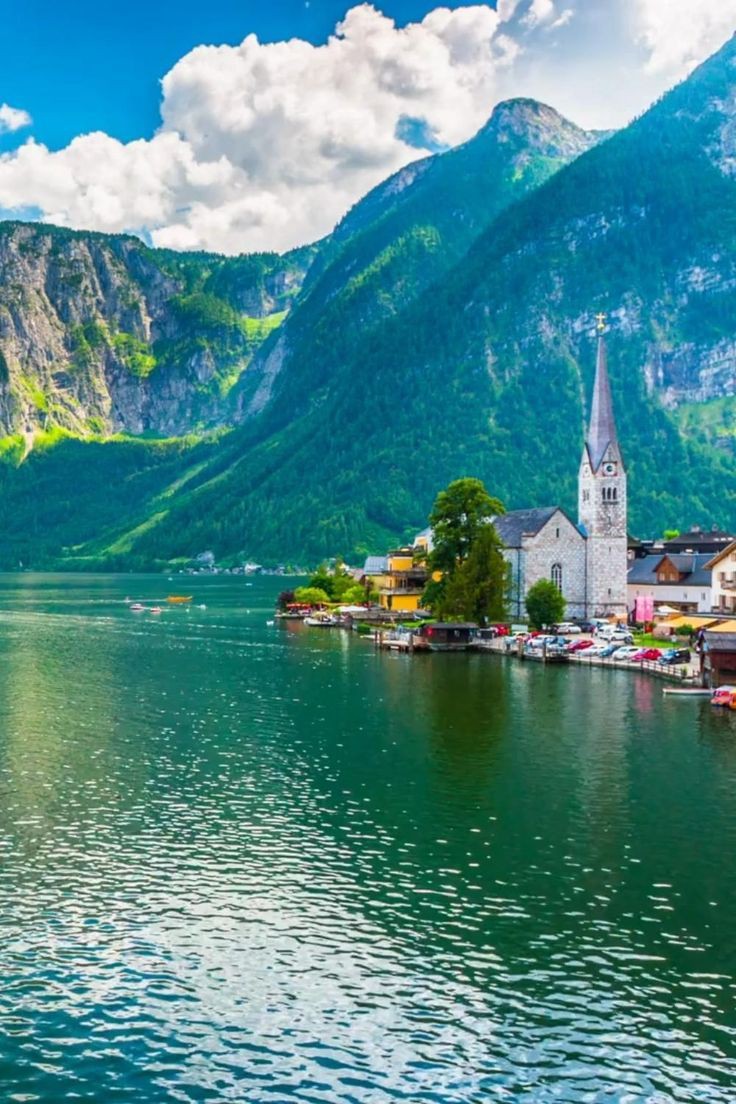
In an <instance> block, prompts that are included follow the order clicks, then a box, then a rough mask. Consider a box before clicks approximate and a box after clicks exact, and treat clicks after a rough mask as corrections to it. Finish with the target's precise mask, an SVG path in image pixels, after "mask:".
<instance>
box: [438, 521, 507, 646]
mask: <svg viewBox="0 0 736 1104" xmlns="http://www.w3.org/2000/svg"><path fill="white" fill-rule="evenodd" d="M502 548H503V545H502V543H501V539H500V537H499V535H498V533H497V532H496V529H495V527H494V526H493V525H483V526H482V527H481V528H480V530H479V532H478V535H477V536H476V538H475V540H474V541H473V545H472V548H471V549H470V552H469V554H468V557H467V559H466V560H465V562H464V563H462V564H460V566H459V567H458V568H457V569H456V570H455V572H454V573H453V574H452V576H450V577H449V578H448V582H447V585H446V587H445V588H444V592H443V593H442V594H441V595H440V602H439V613H440V616H441V617H445V618H453V617H462V618H463V619H464V620H466V621H475V622H478V623H479V624H483V623H487V622H488V621H503V620H504V619H505V617H506V598H507V594H508V584H509V572H508V564H507V563H506V560H505V559H504V557H503V551H502Z"/></svg>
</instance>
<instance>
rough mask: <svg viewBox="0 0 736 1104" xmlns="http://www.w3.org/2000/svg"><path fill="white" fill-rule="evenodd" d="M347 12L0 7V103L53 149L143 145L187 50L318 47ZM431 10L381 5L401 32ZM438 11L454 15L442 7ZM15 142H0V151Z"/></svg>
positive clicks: (49, 3)
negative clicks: (290, 41) (77, 142)
mask: <svg viewBox="0 0 736 1104" xmlns="http://www.w3.org/2000/svg"><path fill="white" fill-rule="evenodd" d="M350 6H351V4H350V3H349V2H346V0H339V2H338V0H310V2H309V3H305V2H304V0H276V2H273V0H261V2H254V0H205V2H203V0H124V2H123V3H105V2H100V0H66V2H65V3H62V2H59V0H24V2H23V3H19V2H18V0H0V27H2V31H3V39H4V41H5V43H6V48H5V49H4V50H3V59H2V71H1V74H0V102H6V103H9V104H14V105H18V106H21V107H23V108H24V109H25V110H26V111H28V112H29V113H30V114H31V115H32V116H33V119H34V123H35V126H34V134H35V136H36V138H37V139H38V140H39V141H41V142H44V144H46V145H48V146H49V147H50V148H52V149H59V148H60V147H61V146H64V145H66V144H67V142H69V141H70V140H71V139H72V138H73V137H74V136H75V135H76V134H80V133H84V132H85V131H89V130H104V131H106V132H107V133H108V134H111V135H113V136H114V137H116V138H119V139H121V140H122V141H130V140H131V139H133V138H137V137H148V136H150V134H152V133H153V131H154V130H155V128H156V127H157V126H158V124H159V121H160V119H159V107H160V101H161V95H160V89H159V81H160V79H161V77H163V75H164V74H165V73H166V72H167V71H168V70H169V69H170V68H171V67H172V66H173V65H174V63H175V62H176V61H178V59H179V58H181V57H183V56H184V54H186V53H187V52H188V51H189V50H191V49H192V48H193V47H195V46H198V45H200V44H202V43H216V44H220V43H228V44H230V45H236V44H237V43H239V42H241V41H242V40H243V39H244V38H245V36H246V35H247V34H250V33H255V34H256V35H257V36H258V38H259V39H260V40H261V41H263V42H274V41H278V40H279V39H283V38H290V37H298V38H304V39H307V40H308V41H310V42H314V43H319V42H324V41H325V39H326V38H327V36H328V35H329V34H330V33H331V32H332V31H333V29H334V27H335V25H336V23H337V22H338V21H339V20H340V19H342V17H343V16H344V15H345V12H346V11H347V10H348V8H349V7H350ZM435 6H436V5H435V4H433V3H431V2H429V3H428V2H427V0H387V2H385V3H381V4H380V7H381V10H382V11H383V12H385V14H387V15H390V16H392V17H393V18H394V19H395V20H396V21H397V22H398V23H400V24H405V23H407V22H410V21H415V20H418V19H421V18H422V17H423V16H424V15H425V14H426V13H427V11H429V10H431V8H433V7H435ZM443 6H445V7H449V8H457V7H459V6H460V5H459V4H457V3H453V2H451V0H443ZM10 43H12V49H7V44H10ZM22 138H23V135H22V134H21V135H4V136H1V137H0V149H9V148H10V147H11V146H14V145H17V144H18V142H19V141H21V140H22Z"/></svg>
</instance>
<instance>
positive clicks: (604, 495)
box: [578, 319, 628, 618]
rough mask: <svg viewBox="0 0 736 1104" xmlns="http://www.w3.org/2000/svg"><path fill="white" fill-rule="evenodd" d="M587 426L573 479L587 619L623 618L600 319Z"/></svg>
mask: <svg viewBox="0 0 736 1104" xmlns="http://www.w3.org/2000/svg"><path fill="white" fill-rule="evenodd" d="M598 328H599V336H598V361H597V364H596V371H595V386H594V388H593V405H592V408H591V412H590V426H589V428H588V434H587V437H586V439H585V446H584V448H583V458H582V460H581V462H580V474H579V477H578V518H579V523H580V525H581V527H582V528H583V530H584V532H585V535H586V537H587V541H586V586H585V591H586V616H587V617H607V616H611V615H612V614H615V615H616V616H617V617H620V618H625V617H626V614H627V602H626V598H627V595H626V572H627V568H628V561H627V527H626V469H625V468H624V462H623V457H622V455H621V449H620V448H619V443H618V437H617V434H616V423H615V421H614V417H613V402H612V400H611V385H610V382H609V379H608V365H607V360H606V341H605V338H604V336H603V333H602V332H601V331H602V320H601V319H599V327H598Z"/></svg>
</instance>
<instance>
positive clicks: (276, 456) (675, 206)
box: [0, 40, 736, 566]
mask: <svg viewBox="0 0 736 1104" xmlns="http://www.w3.org/2000/svg"><path fill="white" fill-rule="evenodd" d="M557 120H559V116H556V115H554V113H552V112H551V111H550V110H549V109H546V108H543V107H541V106H540V105H534V104H532V103H530V102H529V101H516V102H512V103H511V104H509V105H503V106H502V108H500V109H498V110H497V112H496V113H494V117H493V119H492V120H491V121H490V123H489V125H488V126H487V127H486V128H484V130H483V131H481V132H480V134H479V135H478V136H477V137H476V139H474V140H473V141H472V142H471V143H468V144H467V145H466V146H465V147H461V148H460V149H459V150H456V151H452V152H451V153H448V154H443V155H439V156H438V157H435V158H429V159H426V161H422V162H418V163H416V164H415V165H413V166H410V167H409V169H407V170H404V172H403V173H400V174H398V175H397V176H396V177H394V178H392V180H391V181H389V182H387V183H386V184H385V185H383V186H382V187H380V188H378V189H376V190H374V192H372V193H371V194H370V195H369V196H367V197H366V199H365V200H364V201H363V202H362V204H359V205H358V206H357V207H356V208H355V209H354V210H353V211H352V212H351V213H350V214H349V215H348V216H347V217H346V219H345V220H343V223H342V224H341V225H340V226H339V227H338V228H337V229H336V231H335V233H334V234H333V235H332V236H331V237H330V238H329V239H328V240H327V241H326V242H323V243H320V244H319V246H318V247H317V248H316V249H315V250H314V251H313V253H312V255H311V258H310V260H311V264H310V267H309V269H308V271H306V272H305V271H304V270H303V269H301V270H300V273H299V276H298V278H295V279H294V282H293V285H292V286H294V287H297V286H298V287H300V290H299V291H298V292H297V293H296V294H294V295H293V296H292V300H291V309H290V312H289V314H288V315H287V317H286V318H285V319H284V320H283V321H282V322H281V324H280V325H279V328H278V329H277V330H275V332H273V333H272V334H270V336H267V337H265V339H264V340H263V341H262V344H260V345H259V346H258V347H257V348H256V349H255V350H253V352H252V355H251V359H250V360H249V361H248V364H247V369H246V370H244V371H242V370H241V371H240V373H239V375H238V378H237V380H236V381H235V382H234V383H233V385H232V388H231V389H230V391H229V392H228V402H229V404H230V405H229V410H228V411H227V416H228V418H232V419H235V420H240V422H241V424H240V425H238V426H237V427H236V428H234V429H232V430H230V432H228V433H226V434H224V435H223V436H221V437H220V438H218V439H212V438H208V437H206V438H205V439H200V438H197V439H192V440H189V441H184V442H182V441H178V442H156V443H155V451H156V455H154V450H153V447H152V446H150V443H149V442H141V441H135V442H133V441H121V442H118V443H114V442H112V443H110V442H104V443H103V442H102V441H100V440H96V439H95V440H87V441H79V440H75V441H70V440H64V441H61V442H60V443H55V442H54V441H53V440H43V439H42V440H41V441H40V442H39V441H37V442H36V443H37V445H38V444H41V446H42V447H41V448H38V447H36V448H34V450H33V451H32V452H31V454H30V455H29V457H28V458H27V459H26V460H25V461H24V463H22V464H21V465H20V467H18V468H14V467H13V466H12V465H10V464H6V465H3V466H0V532H3V533H4V536H5V541H4V548H3V555H4V557H5V561H6V562H7V563H9V562H14V560H17V559H18V558H21V559H23V561H24V562H33V563H38V562H53V561H54V559H55V558H57V559H58V556H59V551H60V549H61V546H65V548H66V551H65V552H64V556H65V562H67V563H70V564H77V565H84V564H90V563H97V562H106V563H109V562H111V561H112V562H115V563H121V564H122V563H125V564H132V565H136V566H140V565H142V564H145V563H153V562H155V561H157V560H164V561H166V560H170V559H174V558H176V557H189V556H191V555H192V554H194V553H196V552H198V551H201V550H202V549H204V548H212V549H213V550H214V551H215V553H216V554H217V555H218V556H221V557H227V556H235V555H236V554H238V553H245V554H247V555H249V556H254V557H257V558H259V559H264V560H284V559H295V560H299V561H302V562H303V561H304V560H305V559H308V560H315V559H317V558H319V557H320V556H322V555H325V554H329V553H336V552H341V553H343V554H345V555H348V556H350V555H359V554H360V553H361V552H362V551H363V550H365V549H367V548H373V549H380V548H382V547H385V545H386V543H387V542H389V541H393V540H396V539H397V538H400V537H402V536H404V535H406V534H408V533H410V532H411V531H412V529H413V528H415V527H418V526H420V525H422V524H423V523H424V519H425V518H426V514H427V511H428V509H429V507H430V505H431V502H432V500H433V498H434V495H435V493H436V491H437V489H438V488H439V487H441V486H443V485H444V484H445V483H446V482H447V481H448V480H449V479H451V478H454V477H456V476H460V475H466V474H472V475H478V476H480V477H481V478H483V479H484V480H485V482H486V483H487V485H488V487H489V489H490V490H491V491H492V492H493V493H494V494H496V495H498V496H499V497H501V498H502V499H503V500H504V501H505V502H506V504H507V505H508V506H509V507H518V506H524V505H530V504H535V505H539V504H545V503H547V502H559V503H560V504H561V505H563V506H565V507H566V508H567V509H568V510H569V511H570V513H571V514H573V515H574V512H575V494H574V490H575V481H576V474H577V464H578V460H579V455H580V450H581V448H582V439H583V424H584V417H585V413H586V409H587V404H588V399H589V395H590V388H591V383H592V374H593V367H594V349H593V342H592V340H591V332H592V329H593V319H594V315H595V313H596V312H597V311H599V310H604V311H606V312H607V313H608V315H609V320H610V331H611V332H610V336H609V363H610V371H611V377H612V385H613V391H614V401H615V403H616V407H617V415H618V420H619V431H620V437H621V441H622V446H623V450H624V454H625V458H626V461H627V465H628V469H629V490H630V506H631V527H632V530H633V531H638V532H640V533H642V534H644V535H646V534H652V533H656V532H657V531H659V530H661V529H662V528H663V527H665V526H670V525H682V524H686V523H692V522H697V523H700V524H708V525H709V524H712V523H718V524H719V525H721V526H722V527H724V528H733V527H734V526H735V525H736V494H734V491H735V490H736V487H735V486H734V482H735V481H734V454H733V441H734V435H733V432H732V427H733V424H734V420H735V413H736V400H734V391H735V390H736V341H735V340H734V337H733V322H732V320H733V318H734V307H736V260H735V259H734V258H736V253H735V252H734V246H735V245H736V240H735V239H736V203H735V202H734V200H735V199H736V42H735V41H734V40H732V41H731V42H729V43H727V44H726V46H725V47H724V48H723V49H722V50H721V51H720V52H719V53H718V54H716V55H715V56H714V57H713V58H712V59H710V60H709V61H708V62H706V63H705V64H704V65H703V66H701V67H700V69H698V70H697V71H696V72H695V73H693V74H692V76H691V77H690V78H688V80H687V81H685V82H684V83H683V84H682V85H680V86H678V87H677V88H676V89H674V90H673V91H672V92H671V93H669V94H668V95H667V96H665V97H664V98H663V99H662V100H661V101H660V102H659V103H657V104H656V105H655V106H654V107H653V108H651V109H650V111H648V112H647V113H646V114H645V115H643V116H642V117H641V118H639V119H638V120H636V121H635V122H634V123H633V124H632V125H631V126H629V127H628V128H626V129H625V130H624V131H621V132H619V133H617V134H614V135H612V136H604V137H601V136H598V135H585V134H583V133H582V132H580V131H577V129H576V128H572V127H571V126H570V125H569V124H566V123H564V121H562V120H560V121H559V122H558V121H557ZM504 154H506V155H507V156H506V157H504ZM141 248H142V249H144V250H145V247H141ZM220 260H221V263H222V266H223V272H225V271H227V266H226V263H225V262H224V261H222V259H220ZM181 263H182V264H183V265H185V266H186V265H187V264H189V263H190V262H189V260H187V259H185V260H183V261H182V262H181ZM212 263H214V262H212ZM234 263H235V264H237V263H243V264H247V259H244V260H242V261H241V262H234ZM169 264H173V261H169V260H164V259H163V258H162V260H161V262H160V265H159V267H160V268H161V270H162V271H164V269H165V268H166V276H167V277H168V278H171V277H170V273H169V272H168V269H167V267H166V266H168V265H169ZM274 264H276V262H275V261H274ZM197 279H199V277H197ZM207 279H209V277H207ZM223 279H224V280H225V281H226V283H227V281H228V280H229V276H228V277H225V276H224V275H223ZM187 286H188V285H185V286H184V289H183V290H180V291H177V292H176V293H175V296H176V295H181V294H186V293H187ZM203 286H205V285H203ZM210 286H211V285H210ZM228 287H229V288H230V290H229V291H228V293H227V295H228V296H230V298H229V299H227V298H226V297H225V296H224V295H223V294H220V298H221V299H223V301H227V302H229V303H230V305H231V306H233V309H236V310H237V309H238V308H237V306H234V304H233V302H232V295H233V294H234V291H233V287H232V285H230V284H228ZM175 296H174V297H175ZM172 363H175V364H178V359H177V358H173V361H172ZM157 370H158V369H155V371H157ZM154 374H155V372H151V373H150V375H151V378H152V377H153V375H154ZM211 409H212V408H211V407H208V410H211ZM214 421H215V419H214V417H213V420H212V422H209V423H207V424H214ZM47 436H48V434H47ZM149 446H150V447H149ZM118 451H119V454H120V456H121V468H120V470H121V482H120V483H116V481H115V479H114V478H111V477H112V473H113V472H114V470H115V460H114V457H115V455H116V453H117V452H118ZM97 470H100V471H101V472H102V473H103V476H102V479H101V482H100V486H99V487H98V488H97V489H95V476H94V472H95V471H97ZM80 479H84V480H85V495H84V502H83V503H82V505H81V509H80V510H79V511H70V510H69V502H68V501H67V500H65V494H66V496H67V499H69V498H70V492H69V490H68V489H69V488H71V487H72V486H73V485H74V484H75V481H79V480H80ZM57 495H59V496H60V499H59V501H58V502H57V499H56V496H57ZM103 499H104V501H103ZM96 501H97V502H99V503H100V506H101V513H100V516H98V517H95V513H94V505H95V502H96ZM49 505H50V506H51V509H50V510H49ZM65 507H66V508H65ZM49 514H51V515H52V516H51V519H50V520H49ZM28 534H31V536H30V537H29V535H28ZM34 534H35V536H34ZM21 552H22V555H21V554H20V553H21Z"/></svg>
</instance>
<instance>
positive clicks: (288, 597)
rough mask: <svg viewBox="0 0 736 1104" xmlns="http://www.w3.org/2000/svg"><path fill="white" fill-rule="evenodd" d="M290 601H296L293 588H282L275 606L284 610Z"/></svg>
mask: <svg viewBox="0 0 736 1104" xmlns="http://www.w3.org/2000/svg"><path fill="white" fill-rule="evenodd" d="M292 602H296V596H295V594H294V591H293V590H282V591H281V593H280V594H279V596H278V598H277V599H276V608H277V609H280V610H285V609H286V607H287V606H290V605H291V604H292Z"/></svg>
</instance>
